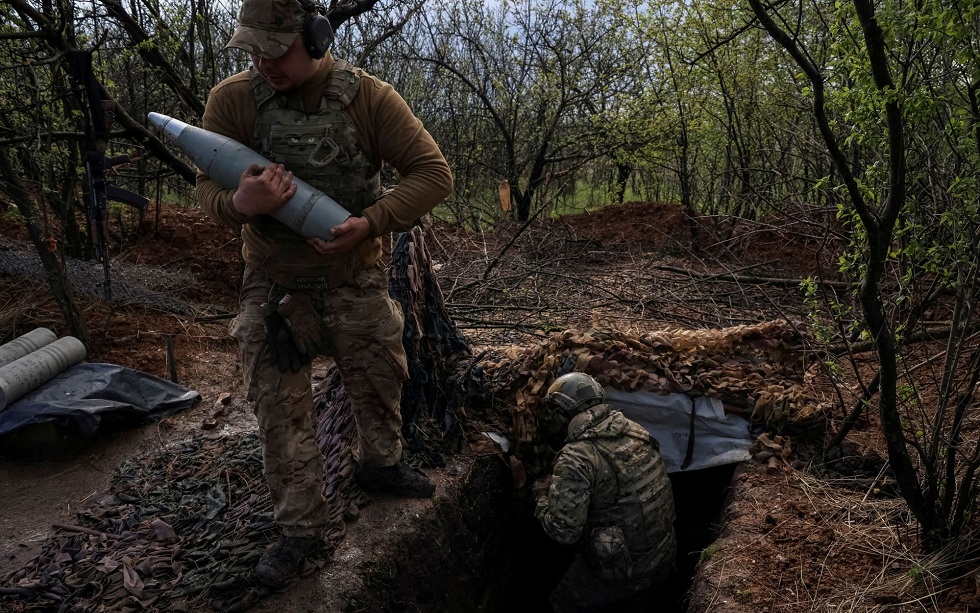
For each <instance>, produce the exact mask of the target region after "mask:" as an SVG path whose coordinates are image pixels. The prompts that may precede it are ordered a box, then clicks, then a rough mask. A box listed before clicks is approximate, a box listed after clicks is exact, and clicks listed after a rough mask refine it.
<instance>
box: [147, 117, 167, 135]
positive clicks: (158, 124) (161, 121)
mask: <svg viewBox="0 0 980 613" xmlns="http://www.w3.org/2000/svg"><path fill="white" fill-rule="evenodd" d="M146 117H147V119H149V120H150V123H151V124H153V127H154V128H156V129H157V130H159V131H161V132H163V130H164V128H165V127H166V125H167V122H168V121H170V118H169V117H167V116H166V115H161V114H160V113H150V114H148V115H147V116H146Z"/></svg>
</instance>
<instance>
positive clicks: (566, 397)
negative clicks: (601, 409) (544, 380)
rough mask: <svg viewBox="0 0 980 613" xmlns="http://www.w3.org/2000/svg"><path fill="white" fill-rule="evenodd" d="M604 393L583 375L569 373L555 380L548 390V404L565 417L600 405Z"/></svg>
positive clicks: (592, 380)
mask: <svg viewBox="0 0 980 613" xmlns="http://www.w3.org/2000/svg"><path fill="white" fill-rule="evenodd" d="M605 397H606V393H605V392H604V391H603V390H602V386H601V385H599V383H598V382H597V381H596V380H595V379H593V378H592V377H590V376H589V375H587V374H585V373H580V372H570V373H568V374H567V375H562V376H560V377H558V378H557V379H555V381H554V383H552V384H551V387H549V388H548V393H547V394H546V398H547V401H548V404H549V405H550V406H552V407H554V408H555V409H557V410H558V411H559V412H561V413H562V414H564V415H565V416H566V417H574V416H575V415H578V414H579V413H581V412H582V411H584V410H586V409H588V408H590V407H594V406H595V405H597V404H601V403H602V401H603V399H605Z"/></svg>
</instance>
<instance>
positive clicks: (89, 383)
mask: <svg viewBox="0 0 980 613" xmlns="http://www.w3.org/2000/svg"><path fill="white" fill-rule="evenodd" d="M200 399H201V395H200V394H199V393H197V392H195V391H193V390H190V389H188V388H186V387H183V386H181V385H178V384H176V383H172V382H170V381H167V380H165V379H161V378H159V377H155V376H153V375H149V374H146V373H143V372H140V371H138V370H132V369H130V368H125V367H123V366H117V365H114V364H100V363H91V362H84V363H82V364H77V365H75V366H72V367H71V368H69V369H67V370H66V371H64V372H63V373H61V374H60V375H58V376H57V377H55V378H53V379H51V380H50V381H48V382H47V383H45V384H44V385H42V386H41V387H39V388H37V389H35V390H33V391H31V392H29V393H28V394H26V395H25V396H23V397H21V398H20V399H19V400H17V401H16V402H13V403H11V404H10V405H8V406H7V407H6V408H5V409H3V410H0V436H4V435H6V434H10V433H12V432H15V431H17V430H20V429H21V428H24V427H27V426H31V425H35V424H44V423H54V424H55V425H57V426H60V427H61V428H64V429H66V430H68V431H70V432H72V433H74V434H77V435H79V436H81V437H84V438H93V437H95V436H96V435H98V434H99V432H100V430H101V429H103V428H106V427H109V426H111V427H112V428H113V429H117V428H120V427H131V426H138V425H143V424H148V423H153V422H156V421H159V420H161V419H163V418H164V417H166V416H168V415H170V414H172V413H175V412H177V411H181V410H184V409H187V408H190V407H192V406H194V404H195V403H197V402H198V401H199V400H200Z"/></svg>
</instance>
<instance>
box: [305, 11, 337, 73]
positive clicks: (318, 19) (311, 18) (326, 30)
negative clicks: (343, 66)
mask: <svg viewBox="0 0 980 613" xmlns="http://www.w3.org/2000/svg"><path fill="white" fill-rule="evenodd" d="M315 1H316V0H313V1H311V0H299V3H300V4H302V5H303V8H304V9H306V20H305V21H304V22H303V45H304V46H305V47H306V52H307V53H309V54H310V57H311V58H313V59H315V60H318V59H320V58H322V57H323V56H324V55H326V53H327V49H329V48H330V45H331V44H332V43H333V26H331V25H330V20H329V19H327V18H326V17H324V16H323V12H324V11H323V7H321V6H319V5H317V4H313V2H315Z"/></svg>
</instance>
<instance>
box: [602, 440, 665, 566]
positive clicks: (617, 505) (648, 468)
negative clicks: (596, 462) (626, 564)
mask: <svg viewBox="0 0 980 613" xmlns="http://www.w3.org/2000/svg"><path fill="white" fill-rule="evenodd" d="M633 427H635V428H639V426H633ZM643 433H644V434H645V433H646V431H645V430H644V431H643ZM588 442H589V443H592V445H594V448H595V449H596V451H598V452H599V454H600V455H601V456H602V457H603V459H605V460H606V461H607V462H608V463H609V464H610V465H611V466H612V468H613V471H614V472H615V474H616V479H617V482H618V485H619V495H618V496H617V497H616V498H615V499H612V500H599V499H596V498H593V499H592V504H591V506H590V508H589V518H588V525H587V526H586V534H595V532H596V531H601V530H602V529H603V528H611V527H616V528H618V529H620V530H622V532H623V535H624V537H625V542H626V544H627V545H628V547H629V552H630V554H631V557H632V561H633V562H634V563H636V564H637V565H638V566H639V568H638V569H637V571H638V572H644V571H645V570H648V569H647V568H644V566H646V565H647V564H646V563H647V562H655V561H657V560H659V559H660V557H661V556H662V555H672V553H673V552H672V548H673V546H674V536H673V522H674V513H675V512H674V502H673V494H672V492H671V489H670V488H671V486H670V480H669V478H668V477H667V471H666V468H665V466H664V463H663V462H658V461H657V460H658V459H659V452H658V451H657V450H656V446H655V445H656V443H655V442H654V443H653V445H651V443H650V441H648V440H646V439H645V437H642V436H637V437H635V436H629V435H628V434H627V435H626V436H622V437H619V438H616V439H588ZM660 549H663V550H664V551H658V550H660ZM654 554H655V555H654Z"/></svg>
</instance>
